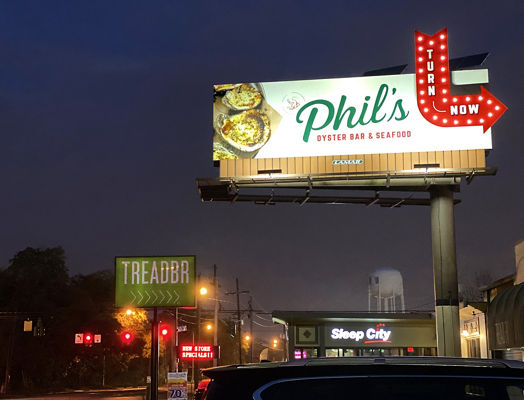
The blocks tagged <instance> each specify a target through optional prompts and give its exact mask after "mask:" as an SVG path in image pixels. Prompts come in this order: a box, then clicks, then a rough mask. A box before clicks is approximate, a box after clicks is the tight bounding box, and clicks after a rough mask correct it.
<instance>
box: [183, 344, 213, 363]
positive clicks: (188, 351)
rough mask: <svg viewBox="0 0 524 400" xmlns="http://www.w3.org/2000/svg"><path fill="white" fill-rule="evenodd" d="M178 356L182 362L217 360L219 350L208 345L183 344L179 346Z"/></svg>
mask: <svg viewBox="0 0 524 400" xmlns="http://www.w3.org/2000/svg"><path fill="white" fill-rule="evenodd" d="M178 355H179V357H180V358H181V359H182V360H212V359H214V358H217V356H218V349H217V347H216V346H211V345H207V344H204V345H202V344H196V345H191V344H183V345H180V346H178Z"/></svg>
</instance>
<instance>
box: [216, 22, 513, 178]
mask: <svg viewBox="0 0 524 400" xmlns="http://www.w3.org/2000/svg"><path fill="white" fill-rule="evenodd" d="M415 53H416V54H415V63H416V67H415V73H414V74H402V75H388V76H370V77H357V78H340V79H319V80H302V81H287V82H256V83H237V84H222V85H214V102H213V124H214V136H213V160H215V161H221V162H223V161H227V160H237V161H235V162H234V163H231V162H230V161H227V165H229V169H230V170H231V165H234V166H235V172H236V170H240V171H241V172H242V171H243V170H249V171H250V172H253V170H257V171H259V170H260V169H262V170H264V169H265V170H268V169H272V170H281V171H282V172H283V173H284V170H286V171H287V172H288V173H294V172H296V173H299V172H300V171H293V168H291V169H290V168H288V166H287V165H285V166H284V168H281V167H280V166H281V165H283V164H287V163H288V162H287V161H288V160H290V159H293V160H294V161H293V163H294V164H297V163H299V164H302V165H304V166H305V165H306V163H308V162H309V159H311V158H316V160H317V161H319V162H320V163H324V161H325V160H324V159H322V160H320V159H318V157H333V158H332V159H328V160H327V162H328V163H331V165H330V166H329V167H328V168H327V170H326V171H319V172H320V173H322V172H337V171H336V170H334V171H332V170H333V166H337V165H363V164H365V163H366V160H365V157H364V156H366V155H384V154H397V155H398V154H406V153H409V154H413V153H417V155H418V154H419V153H431V152H433V153H435V152H451V151H457V152H458V151H468V152H469V151H474V152H475V153H474V155H475V162H473V163H470V162H469V161H468V162H467V163H466V165H463V164H464V163H460V167H461V168H462V167H469V166H470V164H474V165H472V166H473V167H475V166H481V167H483V166H484V158H483V155H482V154H483V151H484V150H486V149H491V146H492V141H491V130H490V127H491V126H492V125H493V123H494V122H495V121H496V120H497V119H498V118H499V117H500V116H501V115H502V114H503V113H504V111H505V110H506V107H505V106H504V105H503V104H502V103H501V102H500V101H499V100H497V99H496V98H495V97H494V96H493V95H491V93H489V92H488V91H487V90H486V89H485V88H483V87H482V88H481V89H480V90H479V92H478V93H473V92H472V93H470V94H460V95H458V94H457V93H454V89H455V87H454V86H453V85H452V84H453V83H461V82H459V79H455V78H456V76H455V75H454V74H451V73H450V69H449V59H448V35H447V30H446V29H443V30H441V31H439V32H437V33H436V34H435V35H432V36H429V35H425V34H423V33H421V32H415ZM457 76H458V74H457ZM479 76H482V77H485V79H484V80H483V79H482V78H481V79H478V77H479ZM460 77H461V78H464V77H466V81H465V83H466V84H471V83H473V84H481V83H487V70H481V71H480V73H479V70H474V71H460ZM468 77H469V78H470V79H467V78H468ZM462 80H464V79H462ZM462 83H464V82H462ZM479 150H480V151H479ZM348 156H350V157H348ZM353 156H358V157H353ZM430 157H431V156H430ZM442 157H444V155H443V156H442ZM470 158H471V156H470ZM422 159H424V157H422ZM477 159H478V160H477ZM268 160H272V161H270V162H269V167H270V168H267V164H268V162H267V161H268ZM274 160H278V162H276V163H275V161H274ZM418 161H420V160H418ZM422 161H424V160H422ZM410 163H411V160H410V162H407V163H406V162H402V167H404V166H405V164H406V165H409V164H410ZM415 163H416V162H415ZM225 164H226V163H225ZM275 164H276V165H277V167H276V168H275V167H274V165H275ZM413 164H414V163H411V167H412V165H413ZM441 164H443V162H442V163H441ZM455 164H456V163H455ZM253 165H255V168H253ZM261 165H262V168H260V166H261ZM248 166H249V168H247V167H248ZM450 167H451V165H450ZM221 169H222V163H221ZM368 169H369V168H368ZM372 169H373V170H377V169H376V168H375V167H373V168H372ZM304 172H306V171H304ZM308 172H311V173H314V172H315V168H312V170H311V171H308ZM255 173H256V172H255ZM221 175H222V171H221ZM229 175H230V176H232V174H231V173H229ZM236 175H238V174H236Z"/></svg>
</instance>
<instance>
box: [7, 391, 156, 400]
mask: <svg viewBox="0 0 524 400" xmlns="http://www.w3.org/2000/svg"><path fill="white" fill-rule="evenodd" d="M163 394H164V393H162V392H160V391H159V393H158V397H159V398H164V397H165V396H163ZM0 399H1V400H21V399H31V400H37V399H45V400H67V399H74V400H88V399H89V400H91V399H97V400H98V399H113V400H145V399H146V393H145V390H144V389H138V390H137V389H134V390H129V389H122V390H93V391H74V392H70V393H55V394H48V395H34V396H7V397H0Z"/></svg>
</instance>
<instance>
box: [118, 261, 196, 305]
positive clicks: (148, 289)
mask: <svg viewBox="0 0 524 400" xmlns="http://www.w3.org/2000/svg"><path fill="white" fill-rule="evenodd" d="M195 282H196V279H195V256H172V257H171V256H162V257H116V258H115V306H116V307H195Z"/></svg>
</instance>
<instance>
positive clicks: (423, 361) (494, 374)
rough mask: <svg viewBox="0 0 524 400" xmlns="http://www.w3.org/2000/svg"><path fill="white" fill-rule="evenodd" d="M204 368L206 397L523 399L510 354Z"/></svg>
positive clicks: (522, 375)
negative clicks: (488, 357)
mask: <svg viewBox="0 0 524 400" xmlns="http://www.w3.org/2000/svg"><path fill="white" fill-rule="evenodd" d="M203 373H204V375H205V376H207V377H209V378H211V382H210V383H209V385H208V387H207V390H206V392H205V394H204V398H203V399H204V400H226V399H227V400H253V399H254V400H283V399H286V400H287V399H319V400H321V399H322V400H323V399H329V400H331V399H337V400H338V399H358V400H367V399H387V400H412V399H423V400H441V399H445V400H459V399H460V400H465V399H471V400H473V399H474V400H491V399H493V400H524V363H522V362H518V361H509V360H486V359H466V358H445V357H390V358H389V357H376V358H375V357H352V358H316V359H308V360H294V361H290V362H284V363H262V364H251V365H238V366H225V367H216V368H210V369H206V370H204V371H203Z"/></svg>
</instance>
